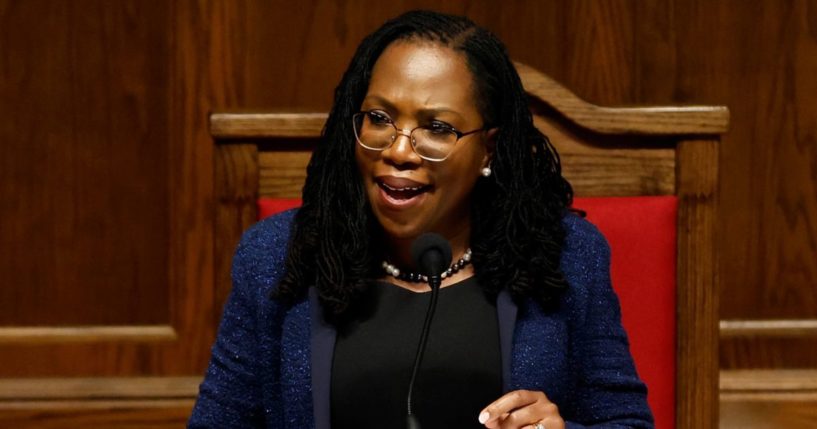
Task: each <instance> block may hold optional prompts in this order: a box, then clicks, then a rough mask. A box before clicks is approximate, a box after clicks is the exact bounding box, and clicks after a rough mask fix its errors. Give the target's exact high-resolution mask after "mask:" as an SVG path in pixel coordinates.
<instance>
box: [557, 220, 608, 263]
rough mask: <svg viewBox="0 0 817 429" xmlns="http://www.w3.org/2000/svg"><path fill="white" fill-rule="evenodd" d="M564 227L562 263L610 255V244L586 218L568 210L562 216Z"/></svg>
mask: <svg viewBox="0 0 817 429" xmlns="http://www.w3.org/2000/svg"><path fill="white" fill-rule="evenodd" d="M562 225H563V226H564V229H565V245H564V248H563V250H562V264H563V265H564V264H565V263H570V264H574V263H578V262H582V261H584V262H587V261H589V260H595V259H603V260H607V259H609V257H610V246H609V245H608V244H607V239H605V238H604V235H602V233H601V231H599V229H598V228H596V226H595V225H593V224H592V223H590V221H588V220H587V219H585V218H583V217H580V216H579V215H577V214H575V213H572V212H569V213H568V214H567V215H565V216H564V218H562Z"/></svg>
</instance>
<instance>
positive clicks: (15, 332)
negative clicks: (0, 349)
mask: <svg viewBox="0 0 817 429" xmlns="http://www.w3.org/2000/svg"><path fill="white" fill-rule="evenodd" d="M178 339H179V335H178V333H177V332H176V330H175V329H173V327H172V326H169V325H144V326H139V325H132V326H19V327H4V328H0V344H45V343H103V342H110V341H125V342H154V341H176V340H178Z"/></svg>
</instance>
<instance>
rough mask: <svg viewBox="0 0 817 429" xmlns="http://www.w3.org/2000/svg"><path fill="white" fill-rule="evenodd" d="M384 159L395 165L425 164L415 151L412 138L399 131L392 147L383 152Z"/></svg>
mask: <svg viewBox="0 0 817 429" xmlns="http://www.w3.org/2000/svg"><path fill="white" fill-rule="evenodd" d="M383 157H384V158H385V159H387V160H389V161H391V162H392V163H394V164H395V165H403V164H420V163H422V162H423V159H422V158H420V156H419V155H417V152H415V151H414V146H413V145H412V144H411V136H410V135H409V134H408V133H406V132H405V131H403V130H398V131H397V134H395V137H394V142H393V143H392V145H391V146H389V147H388V149H386V150H384V151H383Z"/></svg>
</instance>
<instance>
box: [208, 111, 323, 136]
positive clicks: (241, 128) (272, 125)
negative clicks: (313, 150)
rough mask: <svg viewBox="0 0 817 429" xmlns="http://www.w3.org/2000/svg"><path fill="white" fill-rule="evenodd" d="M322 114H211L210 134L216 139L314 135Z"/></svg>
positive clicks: (318, 132) (317, 133)
mask: <svg viewBox="0 0 817 429" xmlns="http://www.w3.org/2000/svg"><path fill="white" fill-rule="evenodd" d="M327 117H328V114H326V113H213V114H211V115H210V133H211V134H212V135H213V137H214V138H216V139H228V138H259V137H269V136H270V134H271V133H273V132H274V136H275V137H318V136H320V135H321V131H322V130H323V124H324V123H326V118H327Z"/></svg>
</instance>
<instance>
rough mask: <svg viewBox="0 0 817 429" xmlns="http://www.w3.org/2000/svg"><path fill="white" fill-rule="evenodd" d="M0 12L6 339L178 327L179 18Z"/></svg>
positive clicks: (110, 8)
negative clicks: (31, 329) (173, 22)
mask: <svg viewBox="0 0 817 429" xmlns="http://www.w3.org/2000/svg"><path fill="white" fill-rule="evenodd" d="M0 11H2V14H0V28H2V30H1V31H0V46H2V49H0V63H2V64H3V66H2V69H3V72H1V73H0V99H2V100H3V102H2V103H0V118H2V119H0V141H2V142H3V155H2V156H0V201H2V203H0V219H2V222H0V225H2V226H0V228H2V230H0V278H2V280H0V282H2V284H3V286H4V287H0V325H18V326H19V325H43V324H46V325H59V324H63V323H64V324H69V325H79V324H92V325H96V324H128V323H138V324H153V323H167V322H169V318H170V308H169V306H170V298H169V297H168V294H167V287H166V285H167V276H168V270H169V263H170V261H169V259H168V253H167V248H166V246H165V245H164V243H165V242H166V240H167V236H168V224H167V217H168V214H169V212H168V208H167V204H166V202H167V199H168V189H167V184H166V181H165V177H166V175H167V173H168V167H169V162H168V161H169V159H168V150H167V144H166V143H167V139H166V135H167V132H168V126H169V125H168V111H167V105H166V103H165V102H164V95H165V93H166V91H167V88H168V77H167V75H166V74H165V72H164V63H163V60H165V59H166V57H167V55H168V45H167V43H166V42H165V40H166V39H165V36H166V31H165V30H166V21H165V20H162V19H154V18H156V17H161V16H167V15H168V9H167V4H165V3H142V2H137V1H122V2H115V3H110V2H104V1H89V2H85V3H84V4H82V5H80V4H78V3H72V2H53V1H37V0H35V1H30V2H28V1H27V2H7V1H4V2H3V4H2V6H0ZM56 35H59V36H58V37H55V36H56ZM157 58H158V59H160V60H159V61H156V59H157ZM147 106H151V108H150V109H148V108H147ZM122 136H127V138H125V139H123V138H122ZM137 143H138V144H137ZM137 220H138V221H137Z"/></svg>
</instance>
